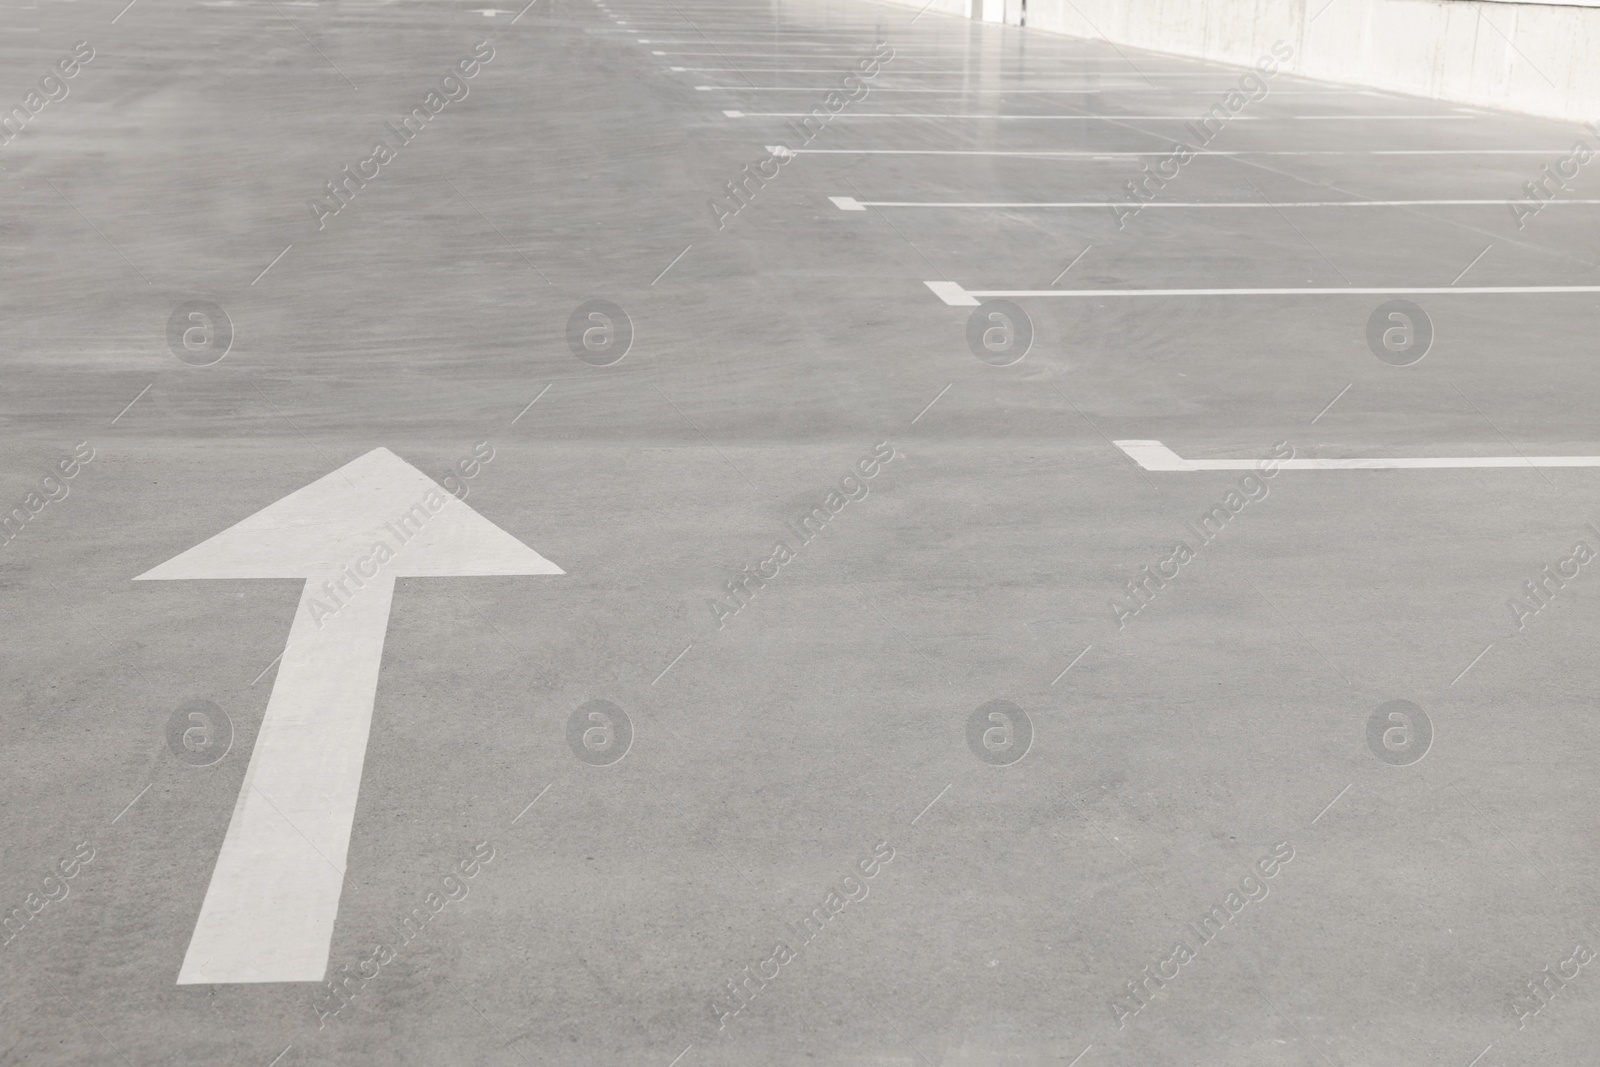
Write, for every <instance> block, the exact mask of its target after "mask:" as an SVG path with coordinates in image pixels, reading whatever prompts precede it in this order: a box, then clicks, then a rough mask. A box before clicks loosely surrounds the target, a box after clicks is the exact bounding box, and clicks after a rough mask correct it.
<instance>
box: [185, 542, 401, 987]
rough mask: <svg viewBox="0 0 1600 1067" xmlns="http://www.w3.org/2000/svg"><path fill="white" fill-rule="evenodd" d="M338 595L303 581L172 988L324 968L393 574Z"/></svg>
mask: <svg viewBox="0 0 1600 1067" xmlns="http://www.w3.org/2000/svg"><path fill="white" fill-rule="evenodd" d="M345 592H346V594H347V595H346V596H345V597H344V598H343V599H342V600H341V599H339V598H336V597H333V596H330V595H329V594H328V593H327V592H326V591H325V589H324V582H323V580H322V578H321V577H318V578H309V579H307V580H306V584H305V588H304V589H303V590H302V592H301V595H300V604H299V607H298V608H297V610H296V613H295V617H294V623H293V625H292V626H291V627H290V629H289V641H288V644H287V645H286V646H285V648H284V654H283V663H282V665H281V666H280V667H279V668H278V676H277V678H276V679H275V680H274V682H273V686H272V696H271V699H270V700H269V701H268V702H267V711H266V715H265V717H264V718H263V720H262V724H261V732H260V734H259V735H258V736H257V738H256V742H255V746H254V749H253V751H252V752H251V755H250V767H249V769H248V770H247V771H246V772H245V778H244V785H243V786H242V787H241V789H240V791H239V799H238V802H237V803H236V804H235V805H234V809H233V818H232V820H231V821H230V822H229V824H228V832H227V835H226V837H225V838H224V839H223V842H222V851H221V853H220V854H219V855H218V857H217V866H216V869H215V870H214V871H213V872H212V875H211V884H210V886H209V887H208V888H207V889H206V897H205V902H204V903H203V904H202V905H201V908H200V918H199V920H198V922H197V923H196V924H195V931H194V936H193V938H192V939H191V940H190V942H189V950H188V952H187V954H186V955H185V957H184V961H183V968H182V970H181V971H180V972H179V975H178V984H179V985H186V984H200V983H220V982H319V981H321V980H322V979H323V976H324V974H325V973H326V971H327V967H328V952H329V947H330V945H331V943H332V938H333V924H334V919H335V917H336V916H337V914H338V910H339V895H340V890H341V889H342V888H343V885H344V869H345V859H346V856H347V855H348V853H349V849H350V830H351V826H352V825H353V823H354V821H355V811H356V794H357V791H358V790H359V788H360V785H361V769H362V765H363V763H364V762H365V759H366V752H367V736H368V733H369V730H370V727H371V724H372V707H373V700H374V698H375V696H376V694H377V688H378V668H379V666H380V664H381V662H382V659H383V640H384V634H385V632H386V631H387V629H388V625H389V608H390V605H391V604H392V602H393V600H394V576H393V575H392V574H387V573H384V572H382V571H380V572H379V574H378V575H377V576H376V577H373V578H370V579H367V580H366V581H365V584H364V585H363V586H362V587H361V588H359V589H351V588H350V586H349V584H348V583H347V584H346V586H345ZM329 611H331V612H332V613H331V614H329Z"/></svg>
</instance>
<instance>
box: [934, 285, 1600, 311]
mask: <svg viewBox="0 0 1600 1067" xmlns="http://www.w3.org/2000/svg"><path fill="white" fill-rule="evenodd" d="M922 284H923V285H926V286H927V287H928V288H929V289H930V290H932V291H933V295H934V296H937V297H938V298H939V299H940V300H943V301H944V302H945V303H946V304H948V305H950V306H951V307H977V306H978V305H979V304H981V303H983V301H985V300H988V299H991V298H999V299H1005V300H1016V299H1019V298H1021V297H1033V296H1075V297H1095V298H1099V297H1113V296H1123V297H1153V296H1401V295H1407V296H1416V295H1419V294H1420V295H1423V296H1442V295H1444V294H1446V293H1461V294H1472V295H1477V296H1488V295H1505V294H1515V293H1521V294H1526V293H1600V285H1477V286H1467V285H1462V286H1457V287H1455V288H1451V287H1448V286H1446V287H1443V288H1441V287H1438V286H1420V285H1417V286H1405V285H1386V286H1379V287H1375V288H1356V287H1354V286H1351V287H1349V288H1343V289H1312V288H1309V287H1307V288H1297V289H965V288H963V287H962V286H961V284H960V283H959V282H944V281H925V282H923V283H922Z"/></svg>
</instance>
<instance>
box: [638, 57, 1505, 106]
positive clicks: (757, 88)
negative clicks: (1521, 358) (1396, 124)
mask: <svg viewBox="0 0 1600 1067" xmlns="http://www.w3.org/2000/svg"><path fill="white" fill-rule="evenodd" d="M667 69H668V70H671V71H676V72H680V73H682V72H687V71H709V70H722V71H723V73H727V74H833V75H837V74H838V73H839V72H838V71H837V70H828V69H826V68H820V67H819V68H818V69H816V70H773V69H771V68H768V69H766V70H749V71H744V70H725V69H724V68H720V67H716V68H714V67H668V68H667ZM944 73H945V72H943V71H930V70H905V71H897V72H896V75H897V76H898V75H906V74H939V75H943V74H944ZM958 73H959V72H957V71H951V72H950V74H951V75H955V74H958ZM695 88H696V89H697V90H699V91H700V92H702V93H712V92H729V93H819V92H826V91H827V90H828V89H829V86H827V85H696V86H695ZM872 91H873V92H874V93H943V94H944V95H946V96H952V95H961V96H968V95H974V96H976V95H991V94H997V95H1000V96H1010V95H1012V94H1013V93H1015V94H1027V93H1036V94H1047V95H1048V94H1055V93H1060V94H1070V95H1083V94H1088V93H1171V94H1174V95H1180V94H1181V95H1190V96H1200V95H1203V94H1214V93H1215V92H1216V90H1215V89H1181V88H1171V89H1163V88H1161V87H1160V86H1151V85H1132V84H1130V85H1097V86H1094V87H1093V88H1056V89H1045V88H1035V87H1029V88H1018V89H974V88H970V87H967V86H952V87H951V88H948V89H933V88H912V87H910V86H895V85H876V84H875V85H873V86H872ZM1272 95H1273V96H1375V95H1377V94H1376V93H1374V92H1373V91H1372V90H1370V89H1278V90H1276V91H1275V92H1274V93H1273V94H1272ZM1447 117H1448V116H1447ZM1474 117H1482V116H1474Z"/></svg>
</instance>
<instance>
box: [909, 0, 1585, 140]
mask: <svg viewBox="0 0 1600 1067" xmlns="http://www.w3.org/2000/svg"><path fill="white" fill-rule="evenodd" d="M895 2H901V3H905V4H907V5H908V6H911V7H918V8H920V7H922V6H923V4H924V2H925V0H895ZM928 10H929V11H936V12H941V13H944V14H948V15H960V16H966V17H969V18H978V19H984V20H985V21H989V22H1003V23H1009V24H1011V25H1018V24H1019V23H1021V21H1022V19H1023V13H1022V3H1021V2H1020V0H933V3H932V4H931V6H930V7H929V8H928ZM1026 19H1027V25H1028V26H1029V27H1030V28H1034V29H1043V30H1052V31H1057V32H1060V33H1068V34H1072V35H1074V36H1079V37H1089V38H1095V39H1100V40H1111V41H1114V42H1116V43H1118V44H1126V45H1132V46H1134V47H1137V48H1149V49H1153V50H1156V51H1161V52H1171V53H1174V54H1177V55H1184V56H1195V57H1199V58H1202V59H1214V60H1220V61H1223V62H1228V63H1240V64H1249V63H1253V62H1254V61H1255V60H1256V58H1257V57H1259V56H1260V55H1262V54H1263V53H1265V52H1266V51H1267V49H1268V48H1270V47H1271V45H1272V43H1273V42H1274V41H1280V40H1281V41H1286V42H1288V43H1289V44H1291V45H1293V46H1294V49H1295V55H1294V58H1293V59H1292V60H1291V61H1290V62H1289V63H1288V64H1287V65H1286V69H1288V70H1290V71H1291V72H1293V73H1296V74H1304V75H1308V76H1310V77H1316V78H1326V79H1330V80H1334V81H1341V82H1347V83H1351V84H1356V85H1366V86H1372V87H1376V88H1382V89H1395V90H1398V91H1401V92H1407V93H1415V94H1417V95H1419V96H1428V97H1433V98H1435V99H1439V100H1452V101H1457V102H1460V103H1467V104H1480V105H1483V106H1486V107H1497V108H1507V109H1510V110H1514V111H1522V112H1526V113H1529V114H1534V115H1546V116H1550V117H1554V118H1564V119H1573V120H1578V121H1585V122H1587V121H1592V120H1596V119H1600V8H1597V7H1581V6H1569V5H1556V4H1524V3H1496V2H1488V3H1484V2H1478V0H1027V13H1026Z"/></svg>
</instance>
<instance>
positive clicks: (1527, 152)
mask: <svg viewBox="0 0 1600 1067" xmlns="http://www.w3.org/2000/svg"><path fill="white" fill-rule="evenodd" d="M764 147H765V148H766V149H767V151H769V152H772V151H776V150H778V149H782V150H783V151H785V152H790V153H792V154H794V155H799V156H1020V157H1027V158H1037V159H1145V158H1148V157H1150V156H1159V155H1164V154H1166V153H1167V152H1168V149H1166V148H1152V149H1149V150H1139V151H1121V150H1116V151H1113V150H1109V149H1102V150H1100V151H1094V150H1073V151H1049V150H1039V151H1023V150H1000V149H993V148H788V147H786V146H784V145H765V146H764ZM1550 152H1551V150H1550V149H1548V148H1245V149H1236V150H1232V151H1226V152H1224V151H1217V150H1213V149H1209V148H1206V149H1200V150H1198V151H1195V152H1194V154H1195V155H1196V156H1219V157H1225V158H1226V157H1232V156H1547V155H1550ZM1149 206H1150V205H1149V204H1146V205H1145V207H1149Z"/></svg>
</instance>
